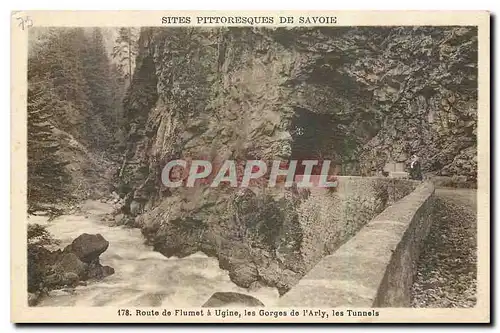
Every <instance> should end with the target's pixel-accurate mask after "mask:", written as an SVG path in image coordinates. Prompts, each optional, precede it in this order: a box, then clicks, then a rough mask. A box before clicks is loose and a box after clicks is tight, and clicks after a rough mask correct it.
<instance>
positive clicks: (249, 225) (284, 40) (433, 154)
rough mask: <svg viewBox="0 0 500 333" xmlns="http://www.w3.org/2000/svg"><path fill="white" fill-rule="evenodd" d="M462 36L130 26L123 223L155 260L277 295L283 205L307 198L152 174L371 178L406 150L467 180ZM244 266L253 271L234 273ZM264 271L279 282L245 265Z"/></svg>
mask: <svg viewBox="0 0 500 333" xmlns="http://www.w3.org/2000/svg"><path fill="white" fill-rule="evenodd" d="M476 35H477V31H476V29H475V28H474V27H466V28H464V27H415V28H413V27H404V28H401V27H396V28H380V27H360V28H301V29H284V28H278V29H249V28H211V29H198V28H169V29H164V28H147V29H143V30H142V32H141V37H140V40H139V48H140V51H139V55H138V58H137V60H136V65H137V66H136V69H135V74H134V78H133V82H132V84H131V86H130V88H129V92H128V95H127V97H126V99H125V113H126V114H125V116H126V117H127V125H126V126H127V127H126V129H125V130H126V132H127V133H128V140H127V148H126V151H125V154H124V163H123V166H122V169H121V172H120V177H121V180H122V184H121V188H120V190H121V193H122V194H123V195H124V196H125V197H126V200H125V202H126V203H125V206H124V208H123V212H124V214H125V215H126V217H125V218H124V221H130V222H132V221H133V222H134V223H136V224H137V225H139V226H141V227H142V228H143V231H144V234H145V235H146V236H147V237H148V239H150V240H151V242H152V243H153V244H154V245H155V247H156V248H157V249H158V250H159V251H161V252H162V253H165V254H166V255H187V254H190V253H192V252H193V251H196V250H200V249H201V250H203V251H205V252H207V253H209V254H213V255H217V256H218V257H219V260H220V261H221V265H222V266H224V267H227V268H228V269H229V270H230V272H231V275H232V277H233V278H235V276H239V278H235V279H236V280H238V283H239V284H240V285H243V286H250V285H251V284H252V283H254V282H256V281H261V282H264V283H268V284H274V285H278V286H279V287H280V288H281V289H282V290H286V288H287V286H289V284H290V283H292V282H289V281H288V279H287V278H286V277H287V276H293V278H292V279H290V280H294V279H295V276H296V275H297V274H302V273H303V271H304V269H305V266H303V265H302V264H301V260H296V258H294V255H296V254H297V253H298V252H297V251H298V249H299V248H300V244H301V242H302V237H303V235H302V229H301V228H300V227H299V226H298V225H299V224H300V223H299V222H298V220H297V218H296V217H295V215H296V209H289V208H287V207H290V206H293V207H297V206H300V203H301V202H302V201H303V200H305V198H307V197H308V194H307V193H305V194H304V193H299V192H298V191H295V192H293V191H288V192H290V193H288V192H287V193H288V194H286V193H285V195H282V197H279V198H276V197H275V196H273V195H271V194H265V193H256V192H255V191H251V190H247V191H242V192H238V193H236V192H234V191H230V190H229V189H220V188H217V189H213V188H212V189H207V188H205V189H200V188H198V189H167V188H165V187H164V186H163V185H162V184H161V178H160V175H161V170H162V168H163V166H164V165H165V163H166V162H167V161H168V160H172V159H177V158H186V159H187V158H193V159H196V158H200V157H203V158H205V159H209V160H211V161H223V160H225V159H235V160H238V159H241V160H247V159H264V160H273V159H307V158H309V159H330V160H334V161H335V163H337V164H338V165H341V170H342V173H343V174H358V175H371V174H373V173H374V172H376V171H378V170H381V169H382V168H383V166H384V164H385V163H387V162H390V161H395V162H400V161H406V160H407V158H408V157H409V155H411V154H414V153H416V154H418V155H420V156H421V158H422V167H423V170H424V172H426V173H429V174H440V175H461V176H465V177H467V178H468V179H469V180H471V181H474V180H475V179H476V164H477V163H476V127H477V113H476V107H477V102H476V101H477V36H476ZM292 192H293V193H292ZM382 206H383V205H380V207H382ZM380 207H379V208H380ZM379 208H377V210H378V209H379ZM144 213H145V214H144ZM290 214H291V215H290ZM294 214H295V215H294ZM218 221H219V222H218ZM217 224H219V227H217V228H214V225H217ZM210 230H211V231H210ZM214 230H217V232H218V235H219V236H220V237H215V235H217V232H213V231H214ZM221 230H225V231H223V232H221ZM228 235H231V237H229V236H228ZM228 237H229V238H228ZM237 240H239V241H237ZM227 247H230V248H231V249H232V250H231V256H230V258H225V256H224V253H227V251H223V250H221V249H224V248H227ZM277 249H286V251H285V252H284V253H285V254H284V255H281V257H283V258H284V259H280V260H278V259H277V258H280V254H277ZM249 251H251V252H252V253H254V252H259V253H260V254H259V255H252V256H249V255H248V253H249ZM278 252H279V251H278ZM282 254H283V253H282ZM249 257H251V258H253V259H251V260H260V261H265V263H263V262H260V263H256V264H255V265H247V264H246V263H248V261H249V259H248V258H249ZM242 262H244V263H245V264H244V265H243V264H242ZM273 265H274V266H276V267H278V269H273V272H276V271H278V272H279V274H275V273H272V274H270V275H272V276H273V277H272V278H265V277H264V278H262V277H263V276H266V274H265V273H262V272H259V268H262V267H271V266H273ZM301 265H302V266H301ZM297 272H299V273H297ZM256 276H257V277H258V276H260V277H261V278H255V277H256ZM245 279H246V280H245Z"/></svg>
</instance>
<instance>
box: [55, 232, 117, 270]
mask: <svg viewBox="0 0 500 333" xmlns="http://www.w3.org/2000/svg"><path fill="white" fill-rule="evenodd" d="M108 246H109V242H108V241H107V240H106V239H105V238H104V237H103V236H102V235H101V234H96V235H91V234H81V235H80V236H78V237H77V238H75V240H74V241H73V242H72V243H71V244H70V245H68V246H67V247H66V248H65V249H64V252H72V253H74V254H76V255H77V256H78V258H79V259H80V260H81V261H83V262H86V263H90V262H92V261H93V260H95V259H97V258H98V257H99V255H100V254H101V253H103V252H104V251H106V250H107V248H108Z"/></svg>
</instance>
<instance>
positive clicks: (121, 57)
mask: <svg viewBox="0 0 500 333" xmlns="http://www.w3.org/2000/svg"><path fill="white" fill-rule="evenodd" d="M137 39H138V37H137V34H136V32H135V31H134V29H132V28H120V30H118V37H117V38H116V41H115V43H116V45H115V46H114V47H113V58H114V59H116V60H117V61H118V68H119V70H120V71H121V72H122V73H123V75H124V77H125V78H126V79H128V81H129V85H130V83H131V82H132V70H133V66H134V65H135V61H134V59H135V57H136V55H137Z"/></svg>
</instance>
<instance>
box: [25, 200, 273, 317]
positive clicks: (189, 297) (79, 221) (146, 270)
mask: <svg viewBox="0 0 500 333" xmlns="http://www.w3.org/2000/svg"><path fill="white" fill-rule="evenodd" d="M111 209H112V206H111V205H110V204H107V203H102V202H98V201H87V202H86V203H85V204H83V205H82V209H81V210H82V213H78V214H75V215H63V216H59V217H57V218H56V219H54V220H53V221H50V222H48V221H47V218H46V217H42V216H30V217H29V223H40V224H44V225H47V230H49V231H50V233H51V234H52V235H53V236H54V237H55V238H57V239H59V240H60V241H61V244H60V245H59V246H60V247H64V246H66V245H68V244H69V243H71V241H73V239H75V238H76V237H78V236H79V235H80V234H82V233H89V234H98V233H99V234H101V235H103V236H104V238H106V239H107V240H108V241H109V247H108V249H107V250H106V252H104V253H103V254H101V256H100V259H101V263H102V265H108V266H111V267H113V268H114V269H115V274H113V275H111V276H108V277H106V278H104V279H103V280H101V281H98V282H89V283H88V285H87V286H79V287H76V288H74V289H66V290H53V291H51V292H50V293H49V296H47V297H45V298H43V299H42V300H41V302H40V303H39V306H138V307H146V306H158V307H174V306H175V307H199V306H201V305H203V304H204V303H205V302H206V301H207V300H208V299H209V298H210V296H211V295H212V294H213V293H214V292H217V291H233V292H240V293H244V294H247V295H252V296H254V297H256V298H258V299H259V300H260V301H262V303H264V304H265V305H266V306H270V305H273V304H274V303H275V301H277V299H278V297H279V295H278V291H277V290H276V289H274V288H260V289H258V290H255V291H247V290H246V289H243V288H240V287H238V286H237V285H235V284H234V283H233V282H232V281H231V280H230V279H229V275H228V272H227V271H225V270H222V269H220V268H219V264H218V261H217V259H215V258H210V257H208V256H206V255H205V254H203V253H195V254H193V255H191V256H188V257H185V258H176V257H170V258H167V257H165V256H163V255H162V254H160V253H158V252H155V251H153V250H152V247H150V246H146V245H144V238H143V237H142V234H141V232H140V230H139V229H134V228H127V227H123V226H109V224H108V222H105V221H104V220H103V218H102V217H103V216H104V215H105V214H107V213H109V212H110V211H111Z"/></svg>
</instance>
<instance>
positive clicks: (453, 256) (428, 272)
mask: <svg viewBox="0 0 500 333" xmlns="http://www.w3.org/2000/svg"><path fill="white" fill-rule="evenodd" d="M476 235H477V191H476V190H472V189H436V206H435V219H434V222H433V225H432V227H431V230H430V232H429V235H428V237H427V239H426V241H425V243H424V248H423V251H422V253H421V256H420V259H419V263H418V268H417V275H416V278H415V281H414V284H413V289H412V306H413V307H426V308H436V307H473V306H474V305H475V303H476V282H477V281H476V280H477V266H476V262H477V253H476V249H477V238H476Z"/></svg>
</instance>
